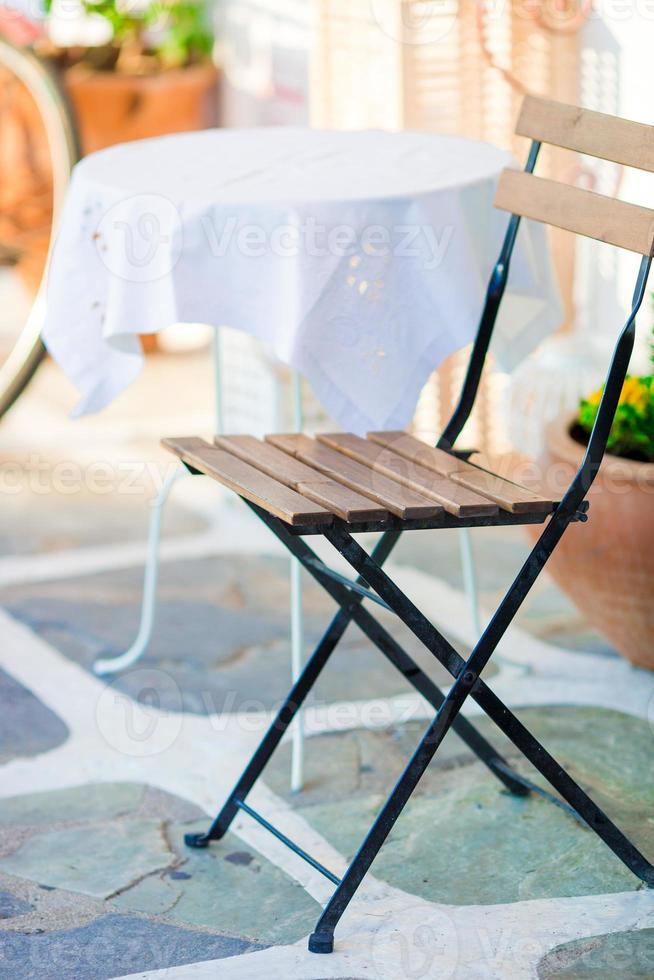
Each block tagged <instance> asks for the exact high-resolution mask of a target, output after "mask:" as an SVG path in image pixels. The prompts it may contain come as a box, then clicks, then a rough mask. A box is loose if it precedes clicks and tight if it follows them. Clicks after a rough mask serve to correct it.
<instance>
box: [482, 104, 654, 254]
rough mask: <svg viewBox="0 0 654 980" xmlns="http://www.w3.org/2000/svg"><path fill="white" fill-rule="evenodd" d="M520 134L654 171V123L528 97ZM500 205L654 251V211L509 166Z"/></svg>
mask: <svg viewBox="0 0 654 980" xmlns="http://www.w3.org/2000/svg"><path fill="white" fill-rule="evenodd" d="M516 133H517V134H518V135H519V136H527V137H529V138H530V139H532V140H534V141H536V142H538V143H551V144H554V145H555V146H560V147H564V148H565V149H568V150H574V151H577V152H579V153H585V154H587V155H588V156H594V157H599V158H600V159H602V160H611V161H613V162H614V163H619V164H622V165H624V166H628V167H636V168H638V169H640V170H648V171H650V172H653V173H654V126H645V125H643V124H642V123H636V122H629V121H628V120H626V119H620V118H618V117H616V116H607V115H605V114H604V113H602V112H592V111H591V110H589V109H578V108H576V107H575V106H569V105H562V104H560V103H557V102H551V101H549V100H548V99H539V98H534V97H533V96H528V97H527V98H526V99H525V101H524V103H523V106H522V111H521V113H520V117H519V119H518V124H517V127H516ZM495 206H496V207H498V208H501V209H502V210H504V211H510V212H511V213H512V214H518V215H521V216H522V217H525V218H534V219H535V220H537V221H543V222H545V223H547V224H551V225H555V226H556V227H557V228H564V229H566V230H567V231H572V232H576V233H577V234H580V235H585V236H587V237H588V238H595V239H597V240H598V241H601V242H608V243H609V244H611V245H616V246H618V247H619V248H626V249H629V250H630V251H632V252H638V253H639V254H640V255H647V256H650V255H652V254H653V253H654V211H653V210H651V209H650V208H645V207H639V206H638V205H636V204H627V203H625V202H624V201H618V200H615V199H614V198H609V197H605V196H604V195H602V194H596V193H594V192H593V191H588V190H582V189H581V188H579V187H572V186H570V185H568V184H561V183H558V182H557V181H553V180H545V179H543V178H542V177H535V176H534V175H533V174H531V173H526V172H524V171H517V170H505V171H504V172H503V173H502V176H501V178H500V182H499V186H498V190H497V196H496V198H495Z"/></svg>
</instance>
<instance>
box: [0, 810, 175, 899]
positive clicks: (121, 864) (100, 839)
mask: <svg viewBox="0 0 654 980" xmlns="http://www.w3.org/2000/svg"><path fill="white" fill-rule="evenodd" d="M171 861H172V853H171V851H170V849H169V847H168V845H167V842H166V840H165V837H164V836H163V833H162V828H161V824H160V823H159V822H158V821H156V820H113V821H111V823H107V824H104V825H102V826H85V827H83V828H72V829H67V830H54V831H50V832H49V833H42V834H36V835H34V836H32V837H30V838H29V839H28V840H26V841H25V842H24V843H23V844H22V845H21V847H19V848H18V850H17V851H15V852H14V853H13V854H9V855H7V856H6V857H3V858H0V869H1V870H3V871H5V872H6V873H8V874H13V875H17V876H19V877H21V878H29V879H31V880H32V881H37V882H38V883H39V884H40V885H47V886H49V887H50V888H65V889H67V890H68V891H81V892H84V894H86V895H91V896H93V897H95V898H109V897H110V896H111V895H114V894H115V893H116V892H119V891H122V890H123V889H124V888H127V887H129V885H130V884H131V883H132V882H134V881H135V880H137V879H140V878H142V877H144V876H145V875H148V874H152V873H153V872H155V871H157V870H159V869H163V868H166V867H167V866H168V865H169V864H170V862H171Z"/></svg>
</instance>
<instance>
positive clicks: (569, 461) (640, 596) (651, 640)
mask: <svg viewBox="0 0 654 980" xmlns="http://www.w3.org/2000/svg"><path fill="white" fill-rule="evenodd" d="M651 362H652V370H651V372H650V373H648V374H646V375H637V376H632V375H630V376H628V377H627V380H626V381H625V383H624V386H623V389H622V393H621V397H620V405H619V407H618V410H617V412H616V415H615V419H614V421H613V427H612V429H611V435H610V438H609V442H608V447H607V448H608V452H607V455H606V456H605V458H604V461H603V463H602V466H601V467H600V471H599V474H598V476H597V479H596V480H595V483H594V484H593V486H592V488H591V490H590V493H589V495H588V499H589V500H590V514H589V516H590V519H589V521H588V523H587V524H585V525H572V526H571V527H570V528H569V530H568V532H567V534H565V535H564V536H563V539H562V541H561V543H560V544H559V546H558V548H557V549H556V551H555V552H554V554H553V556H552V558H551V559H550V561H549V562H548V565H547V567H548V569H549V571H550V572H551V574H552V576H553V577H554V579H555V581H556V582H557V583H558V585H559V586H560V587H561V588H562V589H563V591H564V592H566V593H567V595H568V596H569V597H570V599H571V600H572V601H573V602H574V604H575V605H576V606H577V608H578V609H579V610H580V611H581V612H582V613H583V614H584V615H585V616H586V617H587V618H588V619H589V620H590V621H591V622H592V623H593V624H595V625H596V626H597V627H598V628H599V629H600V630H601V632H602V633H603V634H604V635H605V636H606V638H607V639H608V640H609V641H610V643H611V644H612V645H613V646H614V647H615V648H616V650H618V651H619V652H620V653H621V654H622V655H623V656H624V657H626V658H627V659H628V660H630V661H631V662H632V663H634V664H636V665H638V666H640V667H649V668H650V669H654V347H652V349H651ZM602 391H603V388H600V389H598V390H597V391H596V392H594V393H593V394H592V395H589V396H588V397H587V398H585V399H583V400H582V402H581V404H580V407H579V411H578V413H577V414H576V415H575V416H574V418H572V419H570V418H569V417H567V418H565V419H563V420H560V421H558V422H555V423H553V424H552V425H550V426H549V428H548V430H547V435H546V451H545V458H544V460H543V464H544V470H543V472H544V475H545V480H546V482H547V483H548V484H549V485H550V488H551V489H552V490H553V491H555V492H556V490H558V494H559V495H560V494H561V491H562V488H563V487H565V486H567V485H568V483H569V482H570V479H571V478H572V475H573V473H574V472H576V470H577V469H578V467H579V464H580V463H581V460H582V457H583V454H584V452H585V447H586V444H587V442H588V437H589V435H590V431H591V429H592V427H593V423H594V421H595V417H596V415H597V410H598V406H599V402H600V398H601V396H602Z"/></svg>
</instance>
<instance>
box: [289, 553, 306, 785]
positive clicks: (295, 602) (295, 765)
mask: <svg viewBox="0 0 654 980" xmlns="http://www.w3.org/2000/svg"><path fill="white" fill-rule="evenodd" d="M301 576H302V567H301V565H300V563H299V561H298V560H297V558H293V557H291V673H292V679H293V683H294V684H296V683H297V681H298V679H299V677H300V674H301V673H302V659H303V652H304V615H303V610H302V577H301ZM303 783H304V717H303V712H302V709H300V710H299V711H298V712H297V714H296V716H295V719H294V721H293V726H292V743H291V792H292V793H299V792H300V790H301V789H302V785H303Z"/></svg>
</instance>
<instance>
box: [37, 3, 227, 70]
mask: <svg viewBox="0 0 654 980" xmlns="http://www.w3.org/2000/svg"><path fill="white" fill-rule="evenodd" d="M45 2H46V11H47V12H49V11H50V8H51V5H52V0H45ZM83 5H84V10H85V12H86V13H87V14H89V15H93V16H94V17H101V18H103V20H105V21H106V23H107V24H108V26H109V28H110V30H111V41H110V42H109V43H108V44H105V45H102V46H100V47H96V48H93V47H89V48H81V49H75V50H74V51H71V52H67V58H66V61H67V62H68V63H70V62H80V61H82V62H85V63H88V64H90V65H92V66H93V67H95V68H106V69H114V70H118V71H125V72H129V73H135V74H139V73H144V72H147V71H153V70H155V71H156V70H160V69H166V68H180V67H184V66H185V65H189V64H193V63H196V62H198V61H204V60H205V59H207V58H208V57H209V55H210V54H211V49H212V47H213V35H212V32H211V30H210V27H209V22H208V17H207V9H206V5H205V3H204V2H203V0H150V2H146V3H141V2H136V0H83Z"/></svg>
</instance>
